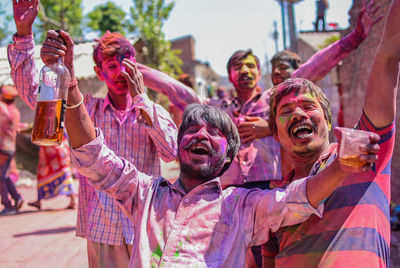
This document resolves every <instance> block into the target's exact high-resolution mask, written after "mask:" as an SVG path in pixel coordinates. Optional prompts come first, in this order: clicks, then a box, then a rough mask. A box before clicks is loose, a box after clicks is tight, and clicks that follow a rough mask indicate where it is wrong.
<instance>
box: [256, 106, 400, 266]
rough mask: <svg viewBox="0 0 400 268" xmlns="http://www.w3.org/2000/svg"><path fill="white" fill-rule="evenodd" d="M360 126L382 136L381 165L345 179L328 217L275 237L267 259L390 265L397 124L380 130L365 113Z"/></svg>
mask: <svg viewBox="0 0 400 268" xmlns="http://www.w3.org/2000/svg"><path fill="white" fill-rule="evenodd" d="M357 128H359V129H362V130H368V131H372V132H375V133H377V134H378V135H380V137H381V140H380V142H379V145H380V151H379V153H378V161H377V162H376V163H375V164H374V166H373V168H372V170H370V171H368V172H363V173H356V174H353V175H351V176H349V177H347V178H346V179H345V180H344V181H343V184H342V185H341V186H340V187H338V188H337V189H336V190H335V191H334V192H333V193H332V195H331V196H330V197H329V198H328V199H327V200H326V201H325V203H324V204H325V210H324V216H323V218H318V217H315V216H311V217H310V218H309V219H308V220H307V221H305V222H304V223H301V224H298V225H295V226H290V227H285V228H282V229H280V230H279V231H278V232H277V233H275V237H274V238H273V239H271V240H270V241H269V242H268V243H267V244H265V245H264V246H263V256H268V257H275V267H360V265H363V267H364V266H365V267H387V266H388V265H389V254H390V217H389V205H390V164H391V158H392V153H393V147H394V140H395V135H394V133H395V126H394V123H392V124H391V125H389V126H387V127H384V128H380V129H377V128H375V127H374V126H373V125H372V123H371V122H370V121H369V120H368V118H367V117H366V115H365V114H364V113H363V114H362V116H361V119H360V121H359V123H358V125H357ZM336 147H337V146H336V144H334V145H332V146H331V148H330V152H329V154H328V155H324V156H321V158H320V159H319V160H318V161H317V162H316V163H315V164H314V167H313V168H312V171H311V175H313V174H316V173H318V172H319V171H321V170H322V169H323V168H324V166H326V164H327V163H329V162H330V161H332V160H333V159H334V158H335V157H336ZM292 175H293V173H292ZM281 183H282V182H281ZM288 183H290V179H285V180H284V184H288ZM281 186H282V185H279V187H281ZM283 186H284V187H285V186H286V185H283Z"/></svg>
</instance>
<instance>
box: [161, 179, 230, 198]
mask: <svg viewBox="0 0 400 268" xmlns="http://www.w3.org/2000/svg"><path fill="white" fill-rule="evenodd" d="M160 185H161V186H168V187H170V188H171V189H173V190H177V191H179V192H181V193H182V194H183V195H187V194H188V193H186V192H185V189H184V188H183V186H182V183H181V181H180V179H177V180H176V181H175V182H174V183H173V184H171V183H170V182H169V181H167V180H166V179H164V178H162V179H161V181H160ZM199 188H217V189H218V190H219V192H220V193H222V186H221V181H220V178H219V177H216V178H214V179H212V180H209V181H206V182H204V183H202V184H200V185H198V186H196V187H195V188H194V189H193V190H192V191H191V192H190V193H192V192H194V191H196V189H199Z"/></svg>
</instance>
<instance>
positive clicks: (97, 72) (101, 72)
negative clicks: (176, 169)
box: [93, 66, 105, 81]
mask: <svg viewBox="0 0 400 268" xmlns="http://www.w3.org/2000/svg"><path fill="white" fill-rule="evenodd" d="M93 69H94V71H95V73H96V74H97V77H98V78H99V79H100V81H104V80H105V78H104V75H103V71H102V70H101V69H100V68H99V67H98V66H94V67H93Z"/></svg>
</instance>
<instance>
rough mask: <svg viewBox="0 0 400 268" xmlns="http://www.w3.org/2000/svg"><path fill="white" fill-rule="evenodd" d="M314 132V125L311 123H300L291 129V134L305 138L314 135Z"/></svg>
mask: <svg viewBox="0 0 400 268" xmlns="http://www.w3.org/2000/svg"><path fill="white" fill-rule="evenodd" d="M313 132H314V130H313V128H312V126H310V125H309V124H304V123H303V124H299V125H297V126H295V127H293V128H292V130H291V134H292V135H293V136H294V137H296V138H299V139H304V138H308V137H310V136H311V135H312V133H313Z"/></svg>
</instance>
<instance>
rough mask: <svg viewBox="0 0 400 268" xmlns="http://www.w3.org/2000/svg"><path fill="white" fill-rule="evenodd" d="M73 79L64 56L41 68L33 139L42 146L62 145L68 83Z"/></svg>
mask: <svg viewBox="0 0 400 268" xmlns="http://www.w3.org/2000/svg"><path fill="white" fill-rule="evenodd" d="M70 80H71V76H70V74H69V71H68V69H67V68H66V67H65V65H64V63H63V61H62V58H61V57H60V58H59V59H58V62H57V63H54V64H49V65H45V66H43V68H42V69H41V70H40V77H39V81H40V82H39V88H38V92H37V102H36V108H35V118H34V122H33V129H32V136H31V140H32V142H33V143H35V144H37V145H40V146H53V145H60V144H61V142H62V139H63V130H64V116H65V107H66V100H67V96H68V85H69V82H70Z"/></svg>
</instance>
